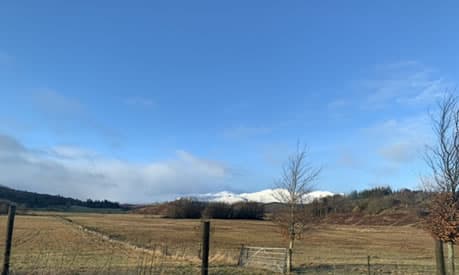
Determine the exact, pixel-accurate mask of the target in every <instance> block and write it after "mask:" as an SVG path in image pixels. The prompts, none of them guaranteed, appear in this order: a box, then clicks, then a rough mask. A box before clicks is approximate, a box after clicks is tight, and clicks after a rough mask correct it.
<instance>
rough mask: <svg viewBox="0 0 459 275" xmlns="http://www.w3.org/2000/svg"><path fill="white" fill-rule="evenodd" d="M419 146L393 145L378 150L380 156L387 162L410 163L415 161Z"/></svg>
mask: <svg viewBox="0 0 459 275" xmlns="http://www.w3.org/2000/svg"><path fill="white" fill-rule="evenodd" d="M420 149H421V146H420V144H418V143H414V144H413V143H408V142H401V143H394V144H389V145H386V146H384V147H382V148H381V149H380V154H381V155H382V156H383V157H384V158H386V159H387V160H390V161H394V162H401V163H404V162H410V161H412V160H414V159H416V158H417V157H418V155H419V153H420Z"/></svg>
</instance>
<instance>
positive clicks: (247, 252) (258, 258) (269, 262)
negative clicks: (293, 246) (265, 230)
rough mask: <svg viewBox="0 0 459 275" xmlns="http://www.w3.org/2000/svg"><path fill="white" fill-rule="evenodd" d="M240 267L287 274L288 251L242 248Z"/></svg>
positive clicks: (251, 247) (270, 248) (267, 248)
mask: <svg viewBox="0 0 459 275" xmlns="http://www.w3.org/2000/svg"><path fill="white" fill-rule="evenodd" d="M239 265H240V266H246V267H254V268H263V269H268V270H271V271H275V272H279V273H285V272H286V271H287V249H286V248H273V247H255V246H242V247H241V253H240V256H239Z"/></svg>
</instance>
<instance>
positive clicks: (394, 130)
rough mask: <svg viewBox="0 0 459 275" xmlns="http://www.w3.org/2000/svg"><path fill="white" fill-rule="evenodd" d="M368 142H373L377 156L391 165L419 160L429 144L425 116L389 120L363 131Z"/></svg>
mask: <svg viewBox="0 0 459 275" xmlns="http://www.w3.org/2000/svg"><path fill="white" fill-rule="evenodd" d="M364 134H366V136H367V137H368V139H369V140H375V144H376V146H377V152H378V154H379V155H380V156H381V157H382V158H383V159H384V160H386V161H389V162H392V163H398V164H402V163H408V162H411V161H414V160H415V159H418V158H420V156H421V154H422V150H423V148H424V146H425V145H426V144H428V143H430V142H431V139H432V133H431V129H430V119H429V116H428V115H427V114H425V115H419V116H414V117H408V118H402V119H389V120H385V121H383V122H380V123H376V124H375V125H372V126H370V127H367V128H365V129H364Z"/></svg>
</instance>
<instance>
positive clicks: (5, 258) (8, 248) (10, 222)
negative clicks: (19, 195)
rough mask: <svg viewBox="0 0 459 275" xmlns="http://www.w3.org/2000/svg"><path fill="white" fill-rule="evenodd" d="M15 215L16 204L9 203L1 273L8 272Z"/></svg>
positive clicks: (6, 274) (6, 273) (5, 274)
mask: <svg viewBox="0 0 459 275" xmlns="http://www.w3.org/2000/svg"><path fill="white" fill-rule="evenodd" d="M15 215H16V205H13V204H11V205H10V207H9V209H8V223H7V225H6V240H5V254H4V256H3V271H2V275H8V274H9V272H10V256H11V243H12V241H13V228H14V216H15Z"/></svg>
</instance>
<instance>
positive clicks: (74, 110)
mask: <svg viewBox="0 0 459 275" xmlns="http://www.w3.org/2000/svg"><path fill="white" fill-rule="evenodd" d="M32 105H33V107H34V108H35V109H36V110H37V111H38V113H40V114H41V115H42V116H43V119H44V120H45V121H46V122H48V124H49V125H50V127H51V129H53V130H54V131H55V132H57V133H58V134H73V133H74V132H75V131H76V130H78V129H83V130H85V131H88V132H93V133H96V134H97V135H99V136H101V137H102V138H103V139H104V140H105V141H107V142H108V143H109V144H110V145H114V146H119V145H120V143H121V140H122V137H121V134H120V133H118V132H117V131H116V130H115V129H112V128H111V127H107V126H106V125H105V124H104V123H101V122H100V121H99V120H98V119H96V118H95V117H94V116H93V115H92V114H91V112H90V110H89V109H88V108H87V107H86V106H85V105H84V104H83V103H82V102H81V101H80V100H79V99H77V98H75V97H72V96H68V95H65V94H63V93H59V92H57V91H55V90H50V89H42V90H38V91H36V92H34V93H33V94H32Z"/></svg>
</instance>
